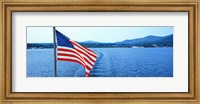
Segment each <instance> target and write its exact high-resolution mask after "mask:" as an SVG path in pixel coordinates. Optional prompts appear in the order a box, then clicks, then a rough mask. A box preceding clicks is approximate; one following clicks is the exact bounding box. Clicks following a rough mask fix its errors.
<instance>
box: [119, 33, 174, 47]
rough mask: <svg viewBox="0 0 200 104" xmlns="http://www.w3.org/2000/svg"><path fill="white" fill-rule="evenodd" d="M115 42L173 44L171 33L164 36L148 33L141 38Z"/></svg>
mask: <svg viewBox="0 0 200 104" xmlns="http://www.w3.org/2000/svg"><path fill="white" fill-rule="evenodd" d="M116 44H129V45H151V44H157V45H173V34H171V35H167V36H164V37H159V36H153V35H149V36H146V37H143V38H138V39H130V40H124V41H121V42H116Z"/></svg>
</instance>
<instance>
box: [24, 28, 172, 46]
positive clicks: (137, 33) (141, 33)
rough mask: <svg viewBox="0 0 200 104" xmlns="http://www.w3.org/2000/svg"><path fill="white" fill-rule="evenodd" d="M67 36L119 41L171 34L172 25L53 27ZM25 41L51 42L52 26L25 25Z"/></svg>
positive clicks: (79, 39) (101, 40)
mask: <svg viewBox="0 0 200 104" xmlns="http://www.w3.org/2000/svg"><path fill="white" fill-rule="evenodd" d="M55 28H56V30H58V31H60V32H61V33H63V34H64V35H65V36H67V37H68V38H70V39H72V40H74V41H78V42H83V41H96V42H119V41H123V40H126V39H135V38H142V37H145V36H148V35H154V36H166V35H170V34H173V26H156V27H155V26H143V27H142V26H140V27H137V26H123V27H122V26H119V27H117V26H116V27H114V26H112V27H105V26H103V27H98V26H95V27H94V26H92V27H77V26H75V27H55ZM27 43H53V27H51V26H48V27H36V26H35V27H30V26H29V27H27Z"/></svg>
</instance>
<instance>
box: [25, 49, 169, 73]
mask: <svg viewBox="0 0 200 104" xmlns="http://www.w3.org/2000/svg"><path fill="white" fill-rule="evenodd" d="M92 50H93V51H95V52H96V53H97V55H98V59H97V62H96V63H95V66H94V67H93V69H92V70H91V72H90V75H91V77H173V48H92ZM53 54H54V53H53V49H27V77H54V55H53ZM57 76H58V77H85V69H84V67H82V66H81V65H79V64H77V63H73V62H66V61H57Z"/></svg>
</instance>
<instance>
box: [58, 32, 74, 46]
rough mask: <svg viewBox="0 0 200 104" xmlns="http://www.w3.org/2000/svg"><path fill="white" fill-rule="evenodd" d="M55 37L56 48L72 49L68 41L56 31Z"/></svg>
mask: <svg viewBox="0 0 200 104" xmlns="http://www.w3.org/2000/svg"><path fill="white" fill-rule="evenodd" d="M56 37H57V45H58V46H64V47H70V48H74V46H73V45H72V43H71V42H70V41H69V38H68V37H67V36H65V35H63V34H62V33H60V32H59V31H57V30H56Z"/></svg>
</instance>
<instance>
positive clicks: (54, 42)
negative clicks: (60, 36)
mask: <svg viewBox="0 0 200 104" xmlns="http://www.w3.org/2000/svg"><path fill="white" fill-rule="evenodd" d="M53 48H54V74H55V75H54V76H55V77H56V76H57V58H56V28H55V27H53Z"/></svg>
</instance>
